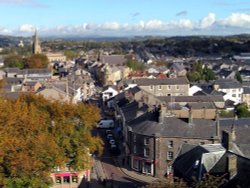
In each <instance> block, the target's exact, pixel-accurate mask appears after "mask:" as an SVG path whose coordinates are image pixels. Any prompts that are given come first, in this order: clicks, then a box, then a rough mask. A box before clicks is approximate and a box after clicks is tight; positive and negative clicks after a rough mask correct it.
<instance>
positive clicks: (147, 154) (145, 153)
mask: <svg viewBox="0 0 250 188" xmlns="http://www.w3.org/2000/svg"><path fill="white" fill-rule="evenodd" d="M147 151H148V153H147ZM143 153H144V157H148V156H149V155H150V149H149V148H144V152H143Z"/></svg>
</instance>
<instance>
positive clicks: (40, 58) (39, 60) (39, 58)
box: [26, 54, 49, 69]
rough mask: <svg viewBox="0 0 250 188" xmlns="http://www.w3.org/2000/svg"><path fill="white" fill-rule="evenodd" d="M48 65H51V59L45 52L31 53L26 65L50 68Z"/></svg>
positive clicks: (32, 67) (33, 67)
mask: <svg viewBox="0 0 250 188" xmlns="http://www.w3.org/2000/svg"><path fill="white" fill-rule="evenodd" d="M48 65H49V59H48V57H47V56H46V55H43V54H34V55H31V56H30V57H29V58H28V59H27V60H26V67H27V68H30V69H35V68H48Z"/></svg>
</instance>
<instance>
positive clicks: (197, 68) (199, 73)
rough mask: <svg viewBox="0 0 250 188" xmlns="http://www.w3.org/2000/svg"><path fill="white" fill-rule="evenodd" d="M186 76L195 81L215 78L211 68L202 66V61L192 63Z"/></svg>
mask: <svg viewBox="0 0 250 188" xmlns="http://www.w3.org/2000/svg"><path fill="white" fill-rule="evenodd" d="M187 77H188V79H189V81H191V82H197V81H200V80H206V81H207V82H208V81H209V80H216V76H215V73H214V72H213V70H212V69H210V68H208V67H207V66H206V65H205V66H203V63H202V61H198V62H196V63H194V65H193V67H192V70H191V71H190V72H188V74H187Z"/></svg>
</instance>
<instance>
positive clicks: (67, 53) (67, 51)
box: [64, 50, 78, 60]
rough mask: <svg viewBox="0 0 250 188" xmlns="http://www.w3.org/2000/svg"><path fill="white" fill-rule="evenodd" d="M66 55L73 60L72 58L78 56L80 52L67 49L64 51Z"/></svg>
mask: <svg viewBox="0 0 250 188" xmlns="http://www.w3.org/2000/svg"><path fill="white" fill-rule="evenodd" d="M64 55H65V56H66V58H67V59H68V60H72V59H75V58H77V57H78V53H77V52H75V51H73V50H66V51H65V52H64Z"/></svg>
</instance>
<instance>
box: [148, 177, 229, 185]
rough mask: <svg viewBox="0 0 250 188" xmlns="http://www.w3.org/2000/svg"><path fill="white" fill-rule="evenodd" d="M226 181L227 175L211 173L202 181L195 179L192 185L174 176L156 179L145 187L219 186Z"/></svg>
mask: <svg viewBox="0 0 250 188" xmlns="http://www.w3.org/2000/svg"><path fill="white" fill-rule="evenodd" d="M224 183H226V180H225V176H221V177H216V176H212V175H210V174H205V175H204V177H203V179H202V180H201V181H197V180H195V179H194V181H193V183H192V185H188V184H187V183H186V182H184V181H183V180H182V179H179V178H177V177H174V178H166V179H161V180H158V181H155V182H153V183H151V184H150V185H147V186H146V187H145V188H189V187H193V188H208V187H209V188H218V187H220V186H222V185H223V184H224Z"/></svg>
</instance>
